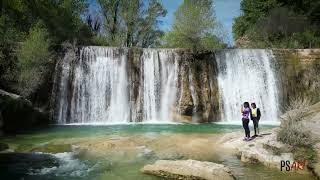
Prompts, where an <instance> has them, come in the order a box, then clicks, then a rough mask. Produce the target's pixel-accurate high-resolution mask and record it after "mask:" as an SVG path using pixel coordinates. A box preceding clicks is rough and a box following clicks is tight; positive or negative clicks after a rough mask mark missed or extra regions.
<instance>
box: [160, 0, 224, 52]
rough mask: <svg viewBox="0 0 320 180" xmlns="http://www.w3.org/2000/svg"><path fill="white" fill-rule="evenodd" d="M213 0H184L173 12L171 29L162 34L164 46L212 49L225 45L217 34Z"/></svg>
mask: <svg viewBox="0 0 320 180" xmlns="http://www.w3.org/2000/svg"><path fill="white" fill-rule="evenodd" d="M213 5H214V4H213V0H184V1H183V3H182V5H181V6H180V7H179V8H178V10H177V11H176V12H175V19H174V23H173V27H172V31H170V32H168V33H167V34H166V35H165V36H164V44H163V46H164V47H170V48H189V49H193V50H212V49H216V48H222V47H225V44H224V43H223V42H222V40H221V39H220V38H219V37H218V36H217V33H216V32H217V30H219V29H218V27H219V26H218V22H217V21H216V18H215V15H214V14H215V13H214V9H213Z"/></svg>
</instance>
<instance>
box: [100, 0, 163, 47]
mask: <svg viewBox="0 0 320 180" xmlns="http://www.w3.org/2000/svg"><path fill="white" fill-rule="evenodd" d="M99 4H100V6H101V9H102V14H103V16H104V25H105V28H104V29H105V35H106V39H107V42H109V45H112V46H125V47H150V46H151V47H152V46H156V44H157V42H158V39H159V38H160V37H161V35H162V31H161V30H160V29H159V27H158V24H159V22H160V21H159V17H163V16H165V15H166V10H165V9H164V8H163V6H162V4H161V2H160V1H159V0H149V1H147V2H146V1H145V0H130V1H126V0H99Z"/></svg>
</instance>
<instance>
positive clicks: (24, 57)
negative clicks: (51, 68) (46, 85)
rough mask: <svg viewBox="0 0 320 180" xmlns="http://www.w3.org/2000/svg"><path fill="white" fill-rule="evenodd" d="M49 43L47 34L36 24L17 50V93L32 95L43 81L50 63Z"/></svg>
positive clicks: (39, 24)
mask: <svg viewBox="0 0 320 180" xmlns="http://www.w3.org/2000/svg"><path fill="white" fill-rule="evenodd" d="M49 46H50V41H49V39H48V32H47V30H46V29H45V28H44V27H43V25H42V24H41V23H37V24H36V25H35V26H34V27H32V28H31V29H30V32H29V34H28V36H27V38H26V40H25V41H24V42H22V45H21V47H20V48H19V49H18V52H17V57H18V63H17V65H18V70H19V73H18V88H17V89H18V91H19V93H20V94H21V95H23V96H25V97H28V96H29V95H31V94H32V93H34V92H35V91H36V90H37V88H38V87H39V85H40V84H41V83H42V81H43V77H44V74H45V73H46V71H47V67H48V64H49V63H50V56H51V53H50V51H49Z"/></svg>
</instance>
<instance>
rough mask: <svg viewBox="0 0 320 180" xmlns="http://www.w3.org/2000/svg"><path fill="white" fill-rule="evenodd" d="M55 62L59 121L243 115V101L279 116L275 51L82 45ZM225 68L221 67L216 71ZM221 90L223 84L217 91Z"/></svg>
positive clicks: (267, 115) (270, 116) (231, 118)
mask: <svg viewBox="0 0 320 180" xmlns="http://www.w3.org/2000/svg"><path fill="white" fill-rule="evenodd" d="M72 52H73V53H71V54H70V53H69V54H68V53H67V54H66V55H65V57H64V59H62V60H61V61H59V62H58V63H57V66H56V73H55V74H56V76H55V80H54V88H53V97H52V99H53V100H52V102H53V120H54V121H55V122H57V123H59V124H70V123H80V124H86V123H90V124H92V123H96V124H114V123H117V124H119V123H128V122H147V123H168V122H172V121H179V122H211V121H213V120H216V119H218V118H219V117H220V116H219V111H218V110H219V109H220V112H221V116H222V118H221V119H222V120H223V121H238V120H239V118H240V114H239V108H240V105H241V104H242V103H243V102H244V101H249V102H255V103H256V104H257V106H258V107H259V108H260V109H261V111H262V115H263V116H262V120H263V121H276V119H277V117H278V113H277V112H278V111H277V110H278V102H277V99H278V97H277V89H276V80H275V75H274V72H273V71H272V69H273V68H272V66H271V65H272V61H273V55H272V52H271V51H268V50H221V51H217V52H216V53H215V56H216V58H215V59H216V61H212V57H213V54H212V53H207V54H201V53H200V54H198V55H201V56H195V55H194V54H193V53H191V52H189V51H186V50H175V49H138V50H135V49H126V48H110V47H96V46H88V47H80V48H76V49H74V50H73V51H72ZM217 71H218V72H217ZM218 90H219V91H218Z"/></svg>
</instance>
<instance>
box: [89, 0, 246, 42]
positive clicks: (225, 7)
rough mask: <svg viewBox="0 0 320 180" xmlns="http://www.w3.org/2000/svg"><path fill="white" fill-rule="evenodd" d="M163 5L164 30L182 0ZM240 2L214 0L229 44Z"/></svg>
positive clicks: (92, 3) (169, 0) (169, 1)
mask: <svg viewBox="0 0 320 180" xmlns="http://www.w3.org/2000/svg"><path fill="white" fill-rule="evenodd" d="M89 2H90V6H91V8H90V9H96V8H97V4H96V3H95V0H89ZM162 2H163V5H164V7H165V8H166V9H167V11H168V13H167V16H166V17H164V18H162V21H163V22H162V24H161V28H162V29H163V30H165V31H169V30H170V29H171V26H172V23H173V19H174V12H175V11H176V10H177V8H178V7H179V5H181V3H182V2H183V0H162ZM240 2H241V0H214V4H215V7H214V8H215V13H216V18H217V20H218V21H219V22H220V23H221V24H222V25H223V28H224V31H225V32H226V35H227V37H226V38H225V40H226V41H227V43H229V44H233V37H232V23H233V19H234V18H235V17H237V16H239V15H240Z"/></svg>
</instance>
